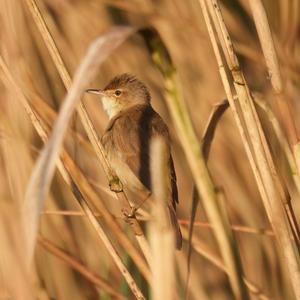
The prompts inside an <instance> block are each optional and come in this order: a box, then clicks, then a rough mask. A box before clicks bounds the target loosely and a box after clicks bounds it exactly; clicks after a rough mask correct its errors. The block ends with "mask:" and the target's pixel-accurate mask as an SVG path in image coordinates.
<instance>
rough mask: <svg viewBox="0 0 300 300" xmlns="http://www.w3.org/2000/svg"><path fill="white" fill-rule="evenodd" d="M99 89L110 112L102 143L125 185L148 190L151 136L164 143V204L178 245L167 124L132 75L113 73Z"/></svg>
mask: <svg viewBox="0 0 300 300" xmlns="http://www.w3.org/2000/svg"><path fill="white" fill-rule="evenodd" d="M93 91H94V92H95V90H93ZM117 91H118V92H117ZM99 93H100V94H101V95H102V102H103V106H104V109H105V110H106V111H107V113H108V115H109V116H110V122H109V124H108V126H107V128H106V130H105V133H104V135H103V137H102V143H103V146H104V149H105V151H106V155H107V158H108V160H109V162H110V164H111V165H112V167H113V169H114V170H115V172H116V174H117V175H118V177H119V178H120V180H121V182H122V183H123V185H124V186H125V187H127V188H128V189H130V190H132V191H146V190H148V191H151V190H152V186H151V174H150V162H151V158H150V156H151V152H150V144H151V139H152V138H153V137H155V136H159V137H161V138H162V140H163V141H164V142H165V144H166V145H167V149H168V157H169V159H168V162H167V163H168V170H169V185H168V189H169V192H168V199H167V207H168V212H169V216H170V223H171V226H172V228H173V229H174V233H175V237H176V246H177V248H179V249H180V248H181V245H182V236H181V232H180V228H179V225H178V222H177V218H176V211H175V210H176V204H177V203H178V192H177V185H176V174H175V169H174V164H173V159H172V155H171V150H170V136H169V131H168V128H167V125H166V124H165V123H164V121H163V120H162V118H161V117H160V116H159V115H158V114H157V113H156V112H155V111H154V110H153V108H152V107H151V104H150V93H149V91H148V89H147V88H146V86H145V85H144V84H143V83H142V82H141V81H140V80H138V79H137V78H136V77H134V76H132V75H129V74H123V75H120V76H117V77H115V78H114V79H113V80H111V81H110V83H109V84H108V85H107V86H106V87H105V89H104V90H103V91H100V90H99Z"/></svg>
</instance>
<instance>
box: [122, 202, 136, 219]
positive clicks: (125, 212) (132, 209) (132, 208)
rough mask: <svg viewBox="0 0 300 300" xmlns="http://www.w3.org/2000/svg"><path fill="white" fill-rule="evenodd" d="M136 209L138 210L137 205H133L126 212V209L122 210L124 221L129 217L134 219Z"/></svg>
mask: <svg viewBox="0 0 300 300" xmlns="http://www.w3.org/2000/svg"><path fill="white" fill-rule="evenodd" d="M137 210H138V207H135V206H133V207H131V210H130V212H128V211H127V210H123V215H124V218H125V221H126V222H128V221H129V222H130V220H131V219H134V218H135V214H136V212H137Z"/></svg>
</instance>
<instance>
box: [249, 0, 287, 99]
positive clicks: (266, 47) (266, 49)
mask: <svg viewBox="0 0 300 300" xmlns="http://www.w3.org/2000/svg"><path fill="white" fill-rule="evenodd" d="M249 4H250V7H251V10H252V14H253V19H254V22H255V26H256V29H257V33H258V37H259V40H260V43H261V47H262V50H263V53H264V57H265V60H266V64H267V67H268V70H269V76H270V80H271V83H272V86H273V88H274V90H275V92H276V93H278V94H280V93H281V92H282V89H283V87H282V79H281V74H280V69H279V63H278V58H277V54H276V50H275V47H274V43H273V38H272V33H271V29H270V26H269V22H268V18H267V14H266V11H265V9H264V7H263V3H262V1H261V0H251V1H249Z"/></svg>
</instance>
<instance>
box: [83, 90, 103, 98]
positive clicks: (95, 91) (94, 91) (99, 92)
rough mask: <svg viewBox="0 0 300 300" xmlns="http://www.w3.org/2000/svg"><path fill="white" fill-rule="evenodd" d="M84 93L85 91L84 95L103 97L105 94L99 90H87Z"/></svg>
mask: <svg viewBox="0 0 300 300" xmlns="http://www.w3.org/2000/svg"><path fill="white" fill-rule="evenodd" d="M85 91H86V93H90V94H96V95H101V96H105V92H104V91H103V90H99V89H87V90H85Z"/></svg>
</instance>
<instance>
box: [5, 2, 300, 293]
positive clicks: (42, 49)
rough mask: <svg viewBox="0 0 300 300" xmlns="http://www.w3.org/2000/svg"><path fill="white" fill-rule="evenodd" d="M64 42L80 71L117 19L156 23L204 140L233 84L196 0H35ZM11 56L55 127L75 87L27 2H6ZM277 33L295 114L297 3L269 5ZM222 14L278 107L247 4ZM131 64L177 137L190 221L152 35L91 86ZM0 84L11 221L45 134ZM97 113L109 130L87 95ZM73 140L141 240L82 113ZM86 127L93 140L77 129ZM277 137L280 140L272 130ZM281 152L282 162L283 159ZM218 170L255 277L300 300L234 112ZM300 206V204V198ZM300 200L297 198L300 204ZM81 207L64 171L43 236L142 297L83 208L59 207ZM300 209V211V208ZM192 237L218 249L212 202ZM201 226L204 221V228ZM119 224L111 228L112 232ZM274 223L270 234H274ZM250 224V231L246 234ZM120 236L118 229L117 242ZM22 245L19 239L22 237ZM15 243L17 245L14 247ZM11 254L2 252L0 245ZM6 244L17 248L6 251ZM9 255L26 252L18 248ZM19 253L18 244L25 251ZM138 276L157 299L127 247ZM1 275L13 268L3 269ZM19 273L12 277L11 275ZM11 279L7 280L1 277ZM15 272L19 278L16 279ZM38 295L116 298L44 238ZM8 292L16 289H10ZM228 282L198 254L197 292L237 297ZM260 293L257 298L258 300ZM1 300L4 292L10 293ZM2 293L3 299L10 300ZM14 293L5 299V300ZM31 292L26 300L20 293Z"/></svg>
mask: <svg viewBox="0 0 300 300" xmlns="http://www.w3.org/2000/svg"><path fill="white" fill-rule="evenodd" d="M36 2H37V4H38V7H39V9H40V11H41V13H42V16H43V18H44V20H45V22H46V23H47V26H48V28H49V30H50V32H51V34H52V36H53V38H54V40H55V43H56V45H57V47H58V49H59V52H60V54H61V56H62V59H63V62H64V63H65V65H66V67H67V70H68V71H69V73H70V74H71V76H72V75H73V74H74V72H75V70H76V68H77V67H78V65H79V63H80V61H81V59H82V57H83V56H84V55H85V52H86V50H87V48H88V46H89V44H90V43H91V42H92V41H93V40H94V39H95V38H96V37H97V36H99V35H101V34H103V33H104V32H106V31H107V30H109V29H110V28H111V27H112V26H113V25H127V24H128V25H133V26H139V27H150V26H151V27H153V28H155V29H156V30H157V32H158V33H159V34H160V36H161V38H162V40H163V41H164V43H165V45H166V47H167V49H168V51H169V53H170V55H171V57H172V60H173V63H174V66H175V67H176V70H177V72H178V76H179V79H180V89H181V90H182V93H183V96H184V101H185V103H186V105H187V107H188V110H189V113H190V116H191V119H192V122H193V125H194V128H195V131H196V133H197V136H198V138H199V141H200V140H201V137H202V134H203V131H204V128H205V125H206V123H207V120H208V117H209V115H210V112H211V110H212V107H213V105H214V104H216V103H217V102H220V101H221V100H223V99H225V97H226V96H225V93H224V89H223V86H222V83H221V80H220V77H219V72H218V68H217V64H216V60H215V57H214V53H213V50H212V47H211V43H210V40H209V37H208V34H207V29H206V26H205V24H204V21H203V15H202V12H201V8H200V5H199V2H198V1H196V0H186V1H182V0H152V1H150V0H144V1H139V0H127V1H121V0H120V1H118V0H115V1H114V0H38V1H36ZM0 3H1V4H0V15H1V17H0V24H1V31H0V34H1V46H0V47H1V56H2V59H3V60H4V61H5V63H6V65H7V66H8V67H9V70H10V72H11V74H12V75H13V78H14V80H15V82H16V83H17V85H18V86H19V88H20V89H21V90H22V92H23V93H24V95H25V96H26V97H27V98H28V99H29V101H30V103H32V105H33V107H34V108H35V109H36V110H37V111H38V113H39V114H40V115H41V116H42V119H43V120H44V121H45V122H46V123H47V124H48V125H49V126H50V125H51V124H53V123H54V121H55V118H56V114H57V112H58V111H59V108H60V106H61V103H62V101H63V99H64V96H65V95H66V89H65V88H64V85H63V83H62V81H61V79H60V76H59V74H58V72H57V69H56V67H55V65H54V63H53V61H52V59H51V57H50V55H49V52H48V50H47V47H46V46H45V43H44V41H43V39H42V37H41V34H40V32H39V31H38V29H37V26H36V24H35V22H34V20H33V18H32V15H31V14H30V11H29V10H28V6H27V4H26V1H21V0H1V2H0ZM263 3H264V6H265V9H266V12H267V16H268V20H269V22H270V26H271V29H272V32H273V37H274V42H275V46H276V50H277V53H278V57H279V62H280V68H281V72H282V75H283V76H282V77H283V79H284V85H285V93H286V95H285V96H286V98H287V99H288V101H289V103H290V106H291V108H292V109H291V110H292V115H293V116H294V119H295V121H296V127H297V129H298V130H300V128H299V127H300V124H299V122H297V116H298V115H299V109H300V105H299V101H298V100H299V95H300V93H299V92H300V89H299V86H300V85H299V81H300V77H299V76H300V75H299V67H300V55H299V53H300V52H299V41H300V39H299V13H300V10H299V9H300V8H299V6H300V2H299V1H298V0H265V1H263ZM220 5H221V7H222V13H223V16H224V19H225V23H226V25H227V28H228V30H229V33H230V35H231V37H232V39H233V42H234V49H235V50H236V53H237V54H238V58H239V61H240V63H241V67H242V69H243V71H244V73H245V76H246V80H247V81H248V83H249V86H250V88H251V90H252V91H255V92H258V93H260V94H261V95H263V98H264V101H266V102H267V103H268V104H269V105H270V106H271V107H273V108H274V111H275V113H276V107H275V105H274V103H273V97H272V91H271V87H270V82H269V78H268V75H267V70H266V66H265V61H264V58H263V55H262V51H261V48H260V44H259V41H258V37H257V33H256V29H255V26H254V23H253V18H252V14H251V11H250V8H249V6H248V1H247V0H223V1H220ZM123 72H129V73H132V74H135V75H136V76H137V77H138V78H140V79H141V80H143V81H144V82H145V83H146V85H147V86H148V87H149V89H150V91H151V95H152V103H153V106H154V108H155V110H156V111H157V112H159V114H160V115H161V116H162V117H163V118H164V120H165V121H166V123H167V124H168V126H169V128H170V131H171V136H172V151H173V157H174V161H175V169H176V172H177V182H178V189H179V199H180V202H179V206H178V210H177V215H178V218H179V219H180V220H181V221H182V226H183V227H187V224H186V223H187V221H188V220H189V217H190V209H191V199H192V190H193V179H192V176H191V173H190V170H189V167H188V164H187V162H186V158H185V155H184V152H183V150H182V148H181V146H180V142H179V140H178V137H177V135H176V131H175V130H174V127H173V124H172V121H171V118H170V115H169V112H168V110H167V106H166V104H165V100H164V82H163V77H162V75H161V73H160V71H159V70H158V69H157V67H156V66H155V65H154V64H153V62H152V59H151V55H150V54H149V52H148V50H147V47H146V44H145V41H144V39H143V38H142V37H141V36H140V35H138V34H136V35H134V36H132V37H131V38H130V39H129V40H127V41H126V42H125V43H124V44H123V45H121V46H120V47H119V48H118V49H117V50H116V51H114V52H113V54H112V55H111V56H110V57H109V58H108V59H107V60H106V61H105V63H104V64H103V65H102V67H101V69H100V70H99V73H98V76H97V78H96V80H95V81H94V82H92V83H91V86H90V87H91V88H101V87H104V85H105V84H107V82H108V81H109V80H110V79H111V78H112V77H114V76H115V75H117V74H120V73H123ZM1 79H2V80H1V82H0V91H1V101H0V166H1V167H0V201H1V206H0V207H1V212H0V214H1V218H2V220H3V222H4V224H6V223H9V222H12V220H13V218H14V215H13V211H14V207H15V205H18V204H20V203H22V201H23V199H24V193H25V190H26V184H27V182H28V178H29V176H30V174H31V170H32V167H33V164H34V161H35V159H36V158H37V156H38V154H39V151H40V149H41V148H42V146H43V143H42V141H41V139H40V138H39V136H38V135H37V133H36V132H35V130H34V128H33V126H32V124H31V122H30V119H29V118H28V115H27V114H26V112H25V110H24V108H23V106H22V105H21V104H20V99H18V95H17V94H16V93H15V91H14V90H11V89H9V88H7V85H5V83H4V79H3V77H1ZM82 101H83V103H84V104H85V106H86V107H87V110H88V112H89V115H90V118H91V119H92V121H93V123H94V124H95V126H96V128H97V132H98V134H99V136H101V134H102V133H103V131H104V129H105V126H106V125H107V122H108V118H107V116H106V114H105V113H104V111H103V109H102V106H101V103H100V101H99V99H97V97H94V96H84V98H83V99H82ZM71 131H72V132H73V133H72V134H69V135H68V138H67V139H66V143H65V147H66V148H67V150H68V152H69V154H70V155H71V157H72V158H73V159H74V161H75V162H76V164H77V166H78V167H79V168H80V169H81V170H82V172H83V173H84V174H85V176H86V178H87V179H88V181H89V182H90V184H91V185H92V186H93V188H94V189H95V191H96V192H97V194H98V196H99V199H101V201H104V202H105V203H106V206H107V207H108V208H109V210H110V211H111V212H112V214H113V215H115V216H116V218H117V220H118V221H119V222H120V224H121V226H122V227H123V228H124V231H126V232H128V236H129V238H130V240H132V243H134V244H136V242H135V239H134V235H133V234H132V232H131V230H130V228H129V226H128V224H126V223H125V222H124V221H123V220H122V214H121V212H120V203H119V202H118V201H117V200H116V198H115V196H114V194H113V193H111V192H110V191H109V187H108V185H107V181H106V178H105V176H104V172H103V170H102V168H101V166H100V164H99V163H98V160H97V157H96V156H95V153H94V152H93V149H92V148H91V147H90V146H88V145H87V144H88V142H87V141H88V139H87V137H86V134H85V132H84V129H83V127H82V125H81V123H80V120H79V118H78V116H76V115H74V116H73V119H72V124H71V129H70V132H71ZM76 134H78V135H80V136H81V138H82V140H83V142H82V141H81V140H79V139H78V138H75V137H76ZM270 142H272V138H271V137H270ZM280 157H281V154H280V153H278V156H277V157H276V159H278V160H280ZM208 167H209V170H210V173H211V176H212V178H213V180H214V183H215V185H216V186H217V187H220V188H222V189H224V191H225V194H226V207H227V210H228V213H229V218H230V222H231V224H233V225H241V226H245V227H246V228H256V229H260V230H258V231H255V232H254V233H253V232H241V231H239V230H236V231H235V236H236V238H237V241H238V246H239V252H240V255H241V258H242V263H243V267H244V271H245V276H246V277H247V278H248V279H249V280H250V281H251V282H252V283H254V284H255V286H256V287H257V288H258V289H260V290H261V291H262V292H263V293H264V294H265V295H266V296H267V297H268V298H260V299H292V298H291V296H290V294H289V289H290V286H289V283H288V281H287V280H286V278H285V276H284V274H283V273H282V268H281V260H280V256H279V255H278V253H277V250H276V247H275V241H274V237H273V236H272V232H271V231H270V230H269V229H270V225H269V222H268V220H267V216H266V213H265V210H264V207H263V204H262V201H261V198H260V195H259V192H258V189H257V185H256V183H255V180H254V176H253V174H252V171H251V169H250V165H249V161H248V159H247V156H246V153H245V150H244V147H243V144H242V142H241V138H240V135H239V132H238V129H237V127H236V124H235V122H234V120H233V117H232V113H231V111H230V110H228V111H227V112H226V113H225V114H224V116H223V117H222V119H221V121H220V123H219V124H218V128H217V131H216V135H215V138H214V140H213V144H212V148H211V153H210V157H209V161H208ZM293 200H294V202H293V205H294V209H295V211H296V212H297V211H299V197H298V196H296V197H295V198H294V199H293ZM297 202H298V203H297ZM66 210H69V211H80V207H79V205H78V204H77V202H76V199H75V197H74V196H73V194H72V192H71V190H70V188H69V187H68V186H67V185H66V184H65V183H64V181H63V179H62V177H61V175H60V174H59V173H57V174H56V175H55V177H54V180H53V182H52V185H51V191H50V193H49V194H48V197H47V200H46V203H45V207H44V213H43V214H42V215H41V222H40V229H39V232H40V234H41V236H43V238H45V239H47V240H49V241H51V242H52V243H54V244H55V245H56V246H58V247H60V248H61V249H63V250H64V251H65V252H67V253H68V254H70V255H72V256H73V257H75V258H76V259H77V260H78V261H80V262H81V263H82V264H83V265H84V266H85V267H86V268H87V269H88V270H90V271H91V272H93V273H94V274H97V276H99V277H101V278H103V279H104V280H107V282H108V283H109V285H110V286H112V287H113V288H114V289H115V290H116V291H119V292H120V294H122V295H123V296H124V297H125V298H128V299H134V297H133V295H132V294H131V291H130V290H129V288H128V287H127V285H126V282H125V281H124V279H123V277H122V275H121V274H120V272H119V271H118V269H117V268H116V266H115V264H114V262H113V261H112V259H111V257H110V255H109V253H108V252H107V250H106V248H105V247H104V246H103V245H102V244H101V243H100V242H99V241H98V239H97V237H96V235H95V232H94V229H93V228H92V227H91V226H90V224H89V222H88V221H87V220H86V218H85V217H84V216H63V215H59V214H58V213H55V212H58V211H66ZM298 217H299V214H298ZM196 221H198V222H200V223H199V224H198V225H197V224H196V226H195V231H194V235H195V236H197V237H198V238H199V239H200V240H201V242H202V243H203V244H204V245H205V247H207V248H206V250H207V251H208V253H211V254H213V255H215V256H216V257H219V252H218V250H217V247H216V243H215V240H214V238H213V236H212V232H211V229H210V228H209V227H208V226H204V225H205V224H206V223H205V222H207V218H206V215H205V213H204V209H203V207H202V205H201V200H200V205H199V208H198V211H197V216H196ZM201 224H202V226H200V225H201ZM107 230H108V231H109V229H107ZM266 230H269V231H266ZM246 231H247V230H246ZM113 238H114V235H113V234H112V239H113ZM12 245H15V246H16V247H17V245H18V242H14V241H12ZM6 250H7V249H6ZM1 251H4V248H3V249H2V250H1V247H0V255H2V254H1ZM7 251H8V250H7ZM11 251H12V252H13V251H17V250H16V249H14V248H13V249H11ZM18 251H19V250H18ZM120 253H121V256H122V258H123V260H124V261H125V262H126V265H127V266H128V268H129V270H130V271H131V273H132V275H133V277H134V278H135V279H136V281H137V282H138V284H139V285H140V287H141V289H142V290H143V291H144V293H145V295H147V299H148V298H149V297H150V296H149V287H148V286H147V284H146V282H145V281H144V280H143V278H142V276H141V274H140V272H139V269H138V268H137V267H136V266H135V265H134V264H133V262H132V260H131V258H130V256H129V255H128V253H126V252H125V251H123V250H122V249H120ZM186 257H187V243H184V247H183V250H182V251H181V252H177V253H176V262H177V290H178V295H179V299H181V298H183V294H184V284H185V278H186V272H187V268H186ZM2 276H3V274H2ZM12 276H13V275H12ZM0 278H1V277H0ZM12 278H13V277H12ZM33 286H34V295H35V297H36V299H112V298H113V297H112V296H110V295H109V293H107V292H105V291H104V290H103V289H101V288H99V287H97V286H96V285H95V284H94V283H92V282H91V281H89V280H88V279H87V278H85V277H84V276H82V274H80V273H78V272H77V271H76V270H74V269H72V268H71V267H70V266H69V265H68V263H66V262H64V261H62V260H61V259H60V258H59V257H57V256H56V255H54V254H53V253H51V252H49V250H47V248H45V246H43V244H42V243H38V244H37V246H36V252H35V271H34V285H33ZM3 295H4V296H3V297H4V298H5V295H6V292H5V290H3ZM232 297H233V295H232V293H231V290H230V286H229V283H228V278H227V276H226V274H225V273H224V271H223V270H221V269H220V268H218V267H217V266H216V265H214V264H212V263H211V262H210V261H209V260H207V259H206V258H205V257H203V256H202V255H200V254H199V253H196V252H195V251H193V253H192V263H191V278H190V289H189V299H232ZM259 297H261V295H260V296H258V295H255V294H251V299H259ZM0 298H1V292H0ZM1 299H2V298H1ZM5 299H6V298H5ZM20 299H21V298H20Z"/></svg>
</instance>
